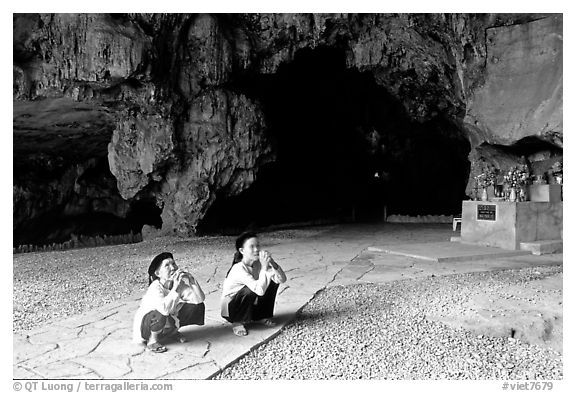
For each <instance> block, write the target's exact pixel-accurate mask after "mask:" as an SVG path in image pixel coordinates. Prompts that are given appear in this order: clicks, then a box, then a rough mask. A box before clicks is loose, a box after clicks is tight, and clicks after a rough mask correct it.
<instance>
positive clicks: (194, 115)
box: [13, 14, 563, 241]
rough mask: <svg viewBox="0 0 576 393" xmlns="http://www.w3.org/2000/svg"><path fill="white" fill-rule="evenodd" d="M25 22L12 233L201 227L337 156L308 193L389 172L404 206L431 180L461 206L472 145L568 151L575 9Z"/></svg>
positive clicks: (478, 151)
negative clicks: (567, 27) (565, 63)
mask: <svg viewBox="0 0 576 393" xmlns="http://www.w3.org/2000/svg"><path fill="white" fill-rule="evenodd" d="M13 30H14V88H13V96H14V153H15V170H14V171H15V173H14V175H15V176H14V226H15V233H16V232H18V233H21V232H22V233H26V232H27V231H22V229H23V228H25V227H26V225H25V224H26V223H30V222H34V220H42V219H43V220H44V221H43V222H44V223H46V222H47V221H46V220H47V218H50V217H59V219H62V218H64V217H65V218H70V217H77V218H78V220H76V221H77V222H81V221H82V220H83V219H82V217H84V219H85V218H86V217H90V216H91V215H94V214H96V213H102V214H104V213H105V214H106V217H107V218H106V219H102V220H103V221H102V222H104V221H106V224H102V226H101V227H99V228H97V229H94V231H96V232H98V231H100V232H102V231H104V232H106V231H108V232H110V231H111V228H116V230H118V228H119V227H122V228H123V229H122V230H124V231H127V230H135V231H138V230H140V228H141V227H142V225H143V224H150V225H155V226H160V225H161V232H163V233H177V234H180V235H191V234H194V233H196V232H197V229H198V225H199V224H201V223H202V221H203V220H204V219H205V218H206V217H210V216H211V214H212V213H211V214H209V213H210V208H211V207H214V208H216V206H222V203H224V202H223V201H226V200H234V198H236V197H237V196H241V195H249V194H247V193H249V192H250V189H252V190H254V189H259V188H258V187H260V189H262V190H267V191H266V192H271V191H270V190H271V188H270V187H272V186H270V184H276V185H277V183H278V180H277V178H278V177H282V178H283V179H285V182H284V183H285V184H293V185H294V186H293V187H292V186H291V187H288V188H290V189H292V190H293V189H295V188H298V187H299V186H298V184H300V183H299V182H300V180H298V179H296V177H295V176H296V175H294V174H292V172H294V171H293V170H292V171H291V170H290V168H294V167H295V166H297V165H302V168H309V169H310V171H309V172H310V173H314V167H316V166H319V165H320V166H323V165H324V163H326V162H328V165H327V168H340V167H339V166H338V165H339V161H341V162H349V164H347V165H346V167H344V166H342V168H341V169H339V172H340V177H339V178H335V179H332V180H333V181H332V180H330V179H331V178H330V176H323V177H322V180H317V179H318V176H317V177H316V178H312V175H311V174H308V175H306V176H308V177H309V179H306V181H305V183H306V184H308V183H310V184H315V183H316V184H317V189H316V190H314V189H313V187H312V188H311V189H310V191H308V192H309V194H306V195H308V196H309V198H308V200H312V199H313V198H314V196H313V195H316V194H317V195H319V196H318V200H326V195H330V193H329V192H332V193H335V192H336V190H338V191H339V192H338V193H341V192H340V191H341V189H340V188H338V187H340V186H336V185H335V184H337V182H338V180H344V181H346V182H347V183H348V184H350V185H352V186H353V187H352V188H356V189H357V190H360V191H362V193H371V191H370V190H371V188H370V187H368V186H366V185H367V184H368V183H369V182H370V181H371V180H369V179H371V178H373V175H374V173H380V175H381V176H380V179H382V178H384V179H385V180H386V181H387V182H385V183H383V185H382V184H380V185H379V186H378V187H380V188H379V190H380V191H378V192H382V188H384V189H385V190H384V194H386V195H387V198H388V200H389V201H391V202H390V203H393V204H396V205H397V206H399V208H398V209H399V212H401V210H402V208H405V209H408V207H402V203H403V202H402V201H406V200H407V199H406V198H407V195H408V196H411V198H417V197H420V198H422V195H423V194H422V193H421V190H422V188H425V189H426V191H425V193H426V194H427V195H428V197H429V199H430V200H431V201H433V203H431V205H430V206H424V207H422V209H424V210H426V209H428V210H434V209H435V208H436V209H440V210H443V212H445V213H450V212H451V211H453V210H455V209H457V206H458V203H459V201H460V200H461V199H462V197H464V195H465V190H466V188H468V191H470V188H471V185H470V183H469V177H470V171H471V170H472V173H473V174H474V171H475V168H474V165H472V168H470V162H471V161H472V163H473V164H474V163H477V162H480V161H482V160H492V161H493V162H494V165H496V166H498V165H499V164H498V159H497V158H494V155H493V154H489V155H487V154H484V155H483V153H482V152H484V151H487V150H486V144H489V145H498V146H500V145H502V146H512V147H513V148H515V149H516V150H514V154H516V156H517V157H518V159H519V160H521V159H522V157H524V156H526V157H528V156H530V157H536V156H537V155H536V156H535V154H536V153H538V152H542V151H544V152H545V154H548V156H547V157H549V156H550V155H551V154H552V155H555V156H558V155H559V154H560V155H561V148H562V139H563V138H562V135H563V130H562V16H561V15H524V14H511V15H494V14H483V15H468V14H426V15H416V14H400V15H398V14H395V15H383V14H382V15H381V14H377V15H376V14H361V15H352V14H234V15H226V14H217V15H189V14H112V15H108V14H50V15H45V14H15V15H14V26H13ZM323 53H324V54H325V55H323ZM322 56H324V57H323V59H324V60H322V59H320V58H322ZM318 59H320V60H318ZM318 62H319V63H318ZM315 64H316V65H317V64H322V65H323V66H322V67H323V69H324V70H325V71H324V72H323V71H321V70H320V71H318V72H317V73H316V74H313V70H314V69H315V67H316V66H315ZM291 67H292V68H291ZM338 67H340V68H338ZM316 68H319V67H316ZM307 72H308V73H312V74H313V75H315V77H314V78H310V79H309V80H308V82H307V83H306V84H303V83H300V82H301V81H302V80H305V79H306V78H307V76H306V73H307ZM330 77H332V79H330ZM315 81H316V82H315ZM319 81H325V83H324V82H323V83H324V84H322V85H321V83H320V82H319ZM295 86H298V90H296V88H295ZM359 86H363V88H362V89H360V87H359ZM328 92H330V93H328ZM287 97H289V99H287ZM311 97H314V99H315V101H311ZM351 97H353V98H351ZM307 99H309V100H310V101H307ZM331 100H332V101H331ZM298 102H300V103H302V104H304V103H306V106H305V107H297V106H294V109H293V111H290V112H289V115H288V114H287V113H288V112H287V111H288V109H286V108H288V107H290V108H292V107H291V105H295V103H296V104H297V103H298ZM327 102H330V104H329V105H328V104H325V103H327ZM280 103H282V105H280ZM323 103H324V104H323ZM342 103H345V105H344V104H342ZM322 105H325V106H326V107H325V108H324V107H323V106H322ZM340 105H341V106H340ZM316 106H317V107H318V108H315V107H316ZM310 107H312V108H310ZM283 108H284V109H283ZM323 108H324V109H323ZM315 110H316V112H315ZM323 110H325V112H326V116H325V120H323V121H318V119H317V118H318V117H319V115H318V116H315V115H314V113H320V112H322V111H323ZM283 111H284V112H283ZM303 114H306V116H307V117H306V116H304V115H303ZM297 120H299V122H297ZM319 135H321V137H320V136H319ZM330 140H337V141H338V142H337V143H336V142H332V143H331V142H330ZM526 141H530V143H525V142H526ZM518 143H519V145H517V144H518ZM307 144H310V145H312V146H314V151H311V152H309V153H307V152H306V150H305V145H307ZM106 146H107V147H106ZM287 146H289V148H288V147H287ZM336 152H337V153H336ZM551 152H552V153H551ZM469 154H470V157H469ZM314 157H320V158H314ZM347 159H348V161H346V160H347ZM274 165H276V166H274ZM90 168H99V170H92V171H91V174H90V176H86V172H87V171H89V170H90ZM274 168H276V172H274V170H275V169H274ZM346 168H352V169H350V170H348V169H346ZM262 171H264V172H262ZM347 171H348V172H350V173H348V172H347ZM297 172H299V173H302V172H306V173H307V172H308V171H306V170H303V169H302V170H301V169H299V170H298V171H297ZM274 173H276V175H274ZM324 173H326V170H325V171H324ZM281 174H284V175H281ZM290 176H292V177H290ZM300 177H303V175H300ZM304 177H305V176H304ZM324 177H326V179H324ZM259 178H260V179H266V178H268V179H269V180H268V183H266V184H264V183H265V181H264V180H262V181H261V183H262V184H261V185H260V186H257V184H256V183H258V182H256V183H255V181H256V179H259ZM83 179H84V180H83ZM86 179H88V180H86ZM290 179H292V180H290ZM358 179H364V180H358ZM430 179H436V180H434V181H432V180H430ZM82 181H84V183H82ZM87 181H88V183H86V182H87ZM291 182H292V183H291ZM355 182H356V183H355ZM467 182H468V186H467V185H466V184H467ZM114 183H115V184H114ZM80 184H84V186H81V185H80ZM435 184H436V185H438V187H437V188H439V189H440V191H434V189H435V187H434V185H435ZM255 186H256V188H254V187H255ZM331 187H335V188H331ZM277 190H278V188H277ZM326 190H328V191H326ZM419 190H420V191H419ZM252 192H256V191H252ZM277 192H278V193H279V194H282V195H286V194H287V193H286V192H284V191H282V192H280V191H277ZM322 192H325V193H324V194H322ZM419 192H420V195H418V193H419ZM315 193H316V194H315ZM344 194H346V197H345V198H344V197H343V199H342V200H339V202H338V203H340V202H341V203H340V204H341V205H342V206H343V205H344V204H347V203H351V204H354V203H356V204H358V203H362V199H361V198H360V199H359V198H357V197H355V196H354V195H355V193H354V192H352V191H350V192H347V193H344ZM356 194H358V193H356ZM329 199H330V198H329ZM336 199H337V198H336ZM408 199H410V198H408ZM445 199H448V200H449V203H444V204H442V203H443V202H442V201H443V200H445ZM411 201H412V202H411V204H412V205H414V204H418V199H411ZM303 203H304V202H303ZM336 204H337V203H336ZM319 205H322V203H320V202H319ZM238 206H240V208H242V206H245V205H238ZM408 210H409V209H408ZM432 212H433V213H434V211H432ZM437 212H442V211H437ZM207 215H208V216H207ZM158 216H160V217H158ZM117 220H120V221H121V222H122V224H120V221H117ZM49 221H50V222H53V220H52V219H50V220H49ZM72 221H74V220H72ZM38 222H40V221H38ZM160 222H161V223H160ZM74 231H77V232H78V231H81V229H80V228H79V227H78V224H74V225H71V226H70V227H69V228H68V230H67V233H70V232H74ZM52 232H53V231H52ZM22 236H23V237H22V239H21V240H20V241H25V236H24V235H22ZM38 236H40V235H38Z"/></svg>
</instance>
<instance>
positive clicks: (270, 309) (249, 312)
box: [224, 281, 279, 323]
mask: <svg viewBox="0 0 576 393" xmlns="http://www.w3.org/2000/svg"><path fill="white" fill-rule="evenodd" d="M278 287H279V285H278V284H276V283H275V282H274V281H271V282H270V285H268V289H266V292H264V295H263V296H258V295H256V294H255V293H254V292H252V291H251V290H250V289H249V288H248V287H247V286H244V287H243V288H242V289H241V290H239V291H238V293H237V294H236V295H234V297H233V298H232V300H231V301H230V303H228V315H229V316H228V317H224V318H226V320H227V321H228V322H241V323H247V322H250V321H258V320H260V319H264V318H271V317H272V315H273V314H274V302H276V292H278Z"/></svg>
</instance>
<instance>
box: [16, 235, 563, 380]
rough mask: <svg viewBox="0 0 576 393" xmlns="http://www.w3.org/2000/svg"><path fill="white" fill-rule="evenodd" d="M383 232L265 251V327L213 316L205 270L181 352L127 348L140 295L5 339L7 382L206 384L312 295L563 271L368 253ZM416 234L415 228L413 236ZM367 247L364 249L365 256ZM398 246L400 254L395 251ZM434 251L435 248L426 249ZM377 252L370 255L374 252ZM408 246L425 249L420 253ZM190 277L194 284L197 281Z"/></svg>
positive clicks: (216, 298)
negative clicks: (268, 294)
mask: <svg viewBox="0 0 576 393" xmlns="http://www.w3.org/2000/svg"><path fill="white" fill-rule="evenodd" d="M383 228H384V230H383V231H381V232H378V231H377V230H375V231H371V230H369V231H367V230H363V231H358V230H356V231H355V229H354V228H352V229H346V228H344V229H341V230H340V231H339V232H336V233H327V234H323V235H322V236H319V237H316V238H314V239H311V240H310V241H308V242H302V241H300V242H298V244H293V243H292V244H287V243H283V244H278V245H272V246H270V247H267V249H269V250H270V251H271V252H272V253H273V255H274V257H275V259H276V260H277V261H278V262H279V263H280V264H281V265H282V267H283V268H284V270H285V271H286V272H287V276H288V281H287V283H286V284H283V285H282V286H281V287H280V291H279V293H278V297H277V301H276V307H275V316H276V319H277V321H278V322H279V324H278V326H276V327H273V328H268V327H263V326H257V327H253V326H249V327H248V330H249V333H250V334H249V335H248V336H246V337H237V336H235V335H234V334H233V333H232V330H231V327H230V324H228V323H227V322H225V321H224V320H223V319H222V318H221V317H220V292H221V283H222V281H223V279H224V275H225V273H226V270H225V269H218V268H216V267H214V266H207V267H206V268H205V269H203V271H204V280H202V281H201V285H202V287H203V289H204V292H205V293H206V294H207V296H206V300H205V305H206V323H205V325H204V326H187V327H185V328H183V329H181V331H182V333H183V335H184V336H186V337H187V338H188V340H189V342H187V343H178V342H167V343H165V345H166V346H167V348H168V351H167V352H165V353H162V354H154V353H150V352H148V351H146V350H145V347H144V346H143V345H139V344H133V343H131V340H130V339H131V328H132V318H133V315H134V313H135V311H136V309H137V308H138V304H139V301H140V299H141V296H142V294H139V295H135V296H131V297H129V298H127V299H125V300H124V301H121V302H116V303H113V304H110V305H107V306H105V307H101V308H99V309H96V310H93V311H90V312H87V313H84V314H82V315H77V316H74V317H70V318H67V319H63V320H58V321H55V322H54V323H52V324H50V325H47V326H44V327H42V328H40V329H35V330H32V331H27V332H19V333H16V334H14V336H13V354H14V355H13V377H14V378H15V379H43V378H55V379H66V378H80V379H207V378H210V377H211V376H213V375H215V374H217V373H219V372H220V371H221V370H222V369H224V368H225V367H227V366H228V365H229V364H231V363H233V362H235V361H236V360H237V359H238V358H240V357H241V356H243V355H244V354H246V353H247V352H249V351H250V350H252V349H253V348H255V347H257V346H259V345H261V344H262V343H264V342H266V341H268V340H270V339H273V338H274V337H275V336H276V335H277V334H279V333H280V332H281V329H282V328H283V327H284V326H285V325H286V324H288V323H289V322H290V321H291V320H293V319H294V318H295V317H296V315H297V312H298V311H299V310H300V309H301V308H302V307H304V306H305V305H306V304H307V303H308V302H309V301H310V299H312V298H313V297H314V296H315V294H316V293H317V292H318V291H320V290H323V289H324V288H326V287H329V286H335V285H349V284H358V283H366V282H372V283H383V282H388V281H391V280H400V279H411V278H418V277H425V276H430V275H441V274H454V273H461V272H466V271H481V270H491V269H505V268H514V267H525V266H532V265H542V264H546V263H549V264H561V263H562V255H561V254H555V255H548V256H541V257H537V256H533V255H529V256H525V257H512V256H510V254H507V256H506V257H504V256H502V258H499V259H494V258H493V256H492V255H491V254H485V255H486V256H487V257H490V258H489V259H485V260H476V261H475V260H471V259H469V260H462V261H459V262H458V263H451V262H453V260H452V261H448V262H447V263H443V264H438V263H430V262H429V261H425V260H418V259H413V258H409V257H406V256H403V255H396V254H388V253H383V252H374V251H370V250H374V249H377V248H378V247H376V246H374V245H375V244H383V243H388V242H391V240H390V236H391V235H392V236H394V232H391V231H390V230H389V227H388V226H384V227H383ZM412 228H414V229H412ZM412 228H410V235H411V236H412V234H413V232H416V233H415V234H414V235H413V236H414V238H415V239H416V238H419V239H422V238H424V239H426V240H436V241H439V240H445V241H447V240H448V239H449V237H450V234H451V227H450V225H446V230H444V231H442V230H439V229H438V228H437V227H434V228H424V229H420V232H418V228H415V227H412ZM370 246H373V247H372V248H369V247H370ZM403 246H404V247H405V246H406V245H403ZM426 246H427V247H429V248H432V249H434V242H431V243H426ZM374 247H375V248H374ZM416 247H419V248H420V249H422V248H425V247H424V245H422V244H418V245H416ZM197 277H199V278H201V277H202V275H201V274H199V275H197Z"/></svg>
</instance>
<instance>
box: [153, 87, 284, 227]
mask: <svg viewBox="0 0 576 393" xmlns="http://www.w3.org/2000/svg"><path fill="white" fill-rule="evenodd" d="M264 131H265V124H264V117H263V113H262V111H261V109H260V108H259V106H258V105H257V104H256V103H254V102H252V101H250V100H249V99H247V98H246V97H245V96H242V95H237V94H234V93H232V92H229V91H226V90H207V91H205V93H204V94H202V95H200V96H198V97H197V98H196V99H195V100H194V101H193V102H192V104H191V106H190V109H189V112H188V121H186V122H185V123H184V124H183V125H182V128H181V130H180V135H179V140H180V143H181V147H182V148H183V149H185V151H186V152H187V154H186V156H185V158H184V159H183V160H182V161H181V162H180V165H178V166H173V167H171V169H170V170H169V171H168V172H167V173H166V176H165V181H164V182H163V186H162V189H161V193H160V195H159V199H160V200H161V201H162V203H163V204H164V206H170V208H169V209H164V210H163V212H162V222H163V224H164V225H163V228H164V227H166V229H167V230H168V231H171V232H175V233H180V234H181V233H194V232H195V228H196V224H197V223H198V221H199V220H200V219H201V218H202V217H203V216H204V214H205V213H206V211H207V210H208V208H209V207H210V205H211V204H212V202H213V201H214V200H215V198H216V192H214V191H213V190H223V191H224V192H226V193H227V194H229V195H235V194H238V193H240V192H241V191H243V190H245V189H246V188H248V186H250V184H252V182H253V181H254V178H255V174H256V172H257V169H258V166H259V165H262V164H264V163H265V162H267V161H270V160H272V159H273V155H272V150H271V147H270V143H269V141H268V140H267V138H266V136H265V133H264Z"/></svg>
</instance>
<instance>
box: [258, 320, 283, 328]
mask: <svg viewBox="0 0 576 393" xmlns="http://www.w3.org/2000/svg"><path fill="white" fill-rule="evenodd" d="M256 323H259V324H260V325H264V326H268V327H274V326H276V325H278V324H277V323H276V322H274V320H273V319H272V318H264V319H261V320H259V321H257V322H256Z"/></svg>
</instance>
